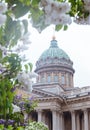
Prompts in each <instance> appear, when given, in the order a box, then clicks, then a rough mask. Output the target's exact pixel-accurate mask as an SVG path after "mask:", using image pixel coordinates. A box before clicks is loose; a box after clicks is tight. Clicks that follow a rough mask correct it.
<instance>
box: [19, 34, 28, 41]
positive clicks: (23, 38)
mask: <svg viewBox="0 0 90 130" xmlns="http://www.w3.org/2000/svg"><path fill="white" fill-rule="evenodd" d="M29 36H30V32H27V33H26V34H25V35H23V36H22V37H21V39H20V40H22V41H23V40H27V39H29Z"/></svg>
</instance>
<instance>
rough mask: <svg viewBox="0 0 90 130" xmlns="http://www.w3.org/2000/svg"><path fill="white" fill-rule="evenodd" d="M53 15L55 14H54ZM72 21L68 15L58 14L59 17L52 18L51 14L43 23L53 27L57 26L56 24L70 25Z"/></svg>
mask: <svg viewBox="0 0 90 130" xmlns="http://www.w3.org/2000/svg"><path fill="white" fill-rule="evenodd" d="M54 13H55V12H54ZM71 22H72V20H71V17H70V16H69V15H66V14H60V15H56V16H55V17H54V15H53V14H52V15H51V16H50V17H48V16H47V17H46V20H45V23H46V24H50V23H51V24H55V25H58V24H63V25H65V24H71Z"/></svg>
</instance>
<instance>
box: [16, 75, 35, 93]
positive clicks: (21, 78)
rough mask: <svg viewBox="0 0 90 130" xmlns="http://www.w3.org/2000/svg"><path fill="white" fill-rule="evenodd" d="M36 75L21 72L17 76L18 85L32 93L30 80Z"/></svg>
mask: <svg viewBox="0 0 90 130" xmlns="http://www.w3.org/2000/svg"><path fill="white" fill-rule="evenodd" d="M36 76H37V74H35V73H34V72H27V73H26V72H21V73H19V74H18V75H17V79H18V81H19V82H20V83H22V84H23V86H24V87H25V88H27V90H28V91H30V92H31V91H32V78H35V77H36Z"/></svg>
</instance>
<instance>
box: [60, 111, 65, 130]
mask: <svg viewBox="0 0 90 130" xmlns="http://www.w3.org/2000/svg"><path fill="white" fill-rule="evenodd" d="M59 116H60V123H59V130H63V129H64V124H63V123H64V122H63V113H62V112H60V114H59Z"/></svg>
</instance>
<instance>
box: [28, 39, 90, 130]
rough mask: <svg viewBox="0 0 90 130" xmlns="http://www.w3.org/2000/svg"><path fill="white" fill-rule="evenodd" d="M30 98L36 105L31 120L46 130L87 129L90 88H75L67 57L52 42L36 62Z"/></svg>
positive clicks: (70, 64)
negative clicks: (37, 122)
mask: <svg viewBox="0 0 90 130" xmlns="http://www.w3.org/2000/svg"><path fill="white" fill-rule="evenodd" d="M35 72H36V73H37V74H38V77H37V79H36V83H34V84H33V91H32V93H33V95H34V97H35V99H37V100H38V106H37V108H36V110H35V111H34V112H32V113H31V115H30V117H31V119H32V120H35V121H39V122H43V123H45V124H46V125H47V126H48V128H49V130H90V125H89V123H90V87H89V86H87V87H82V88H79V87H74V82H73V77H74V72H75V70H74V69H73V62H72V61H71V59H70V57H69V56H68V55H67V54H66V52H64V51H63V50H62V49H60V48H59V47H58V43H57V40H56V39H55V38H53V39H52V41H51V43H50V47H49V48H48V49H47V50H45V51H44V52H43V53H42V54H41V56H40V57H39V59H38V61H37V62H36V69H35Z"/></svg>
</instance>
